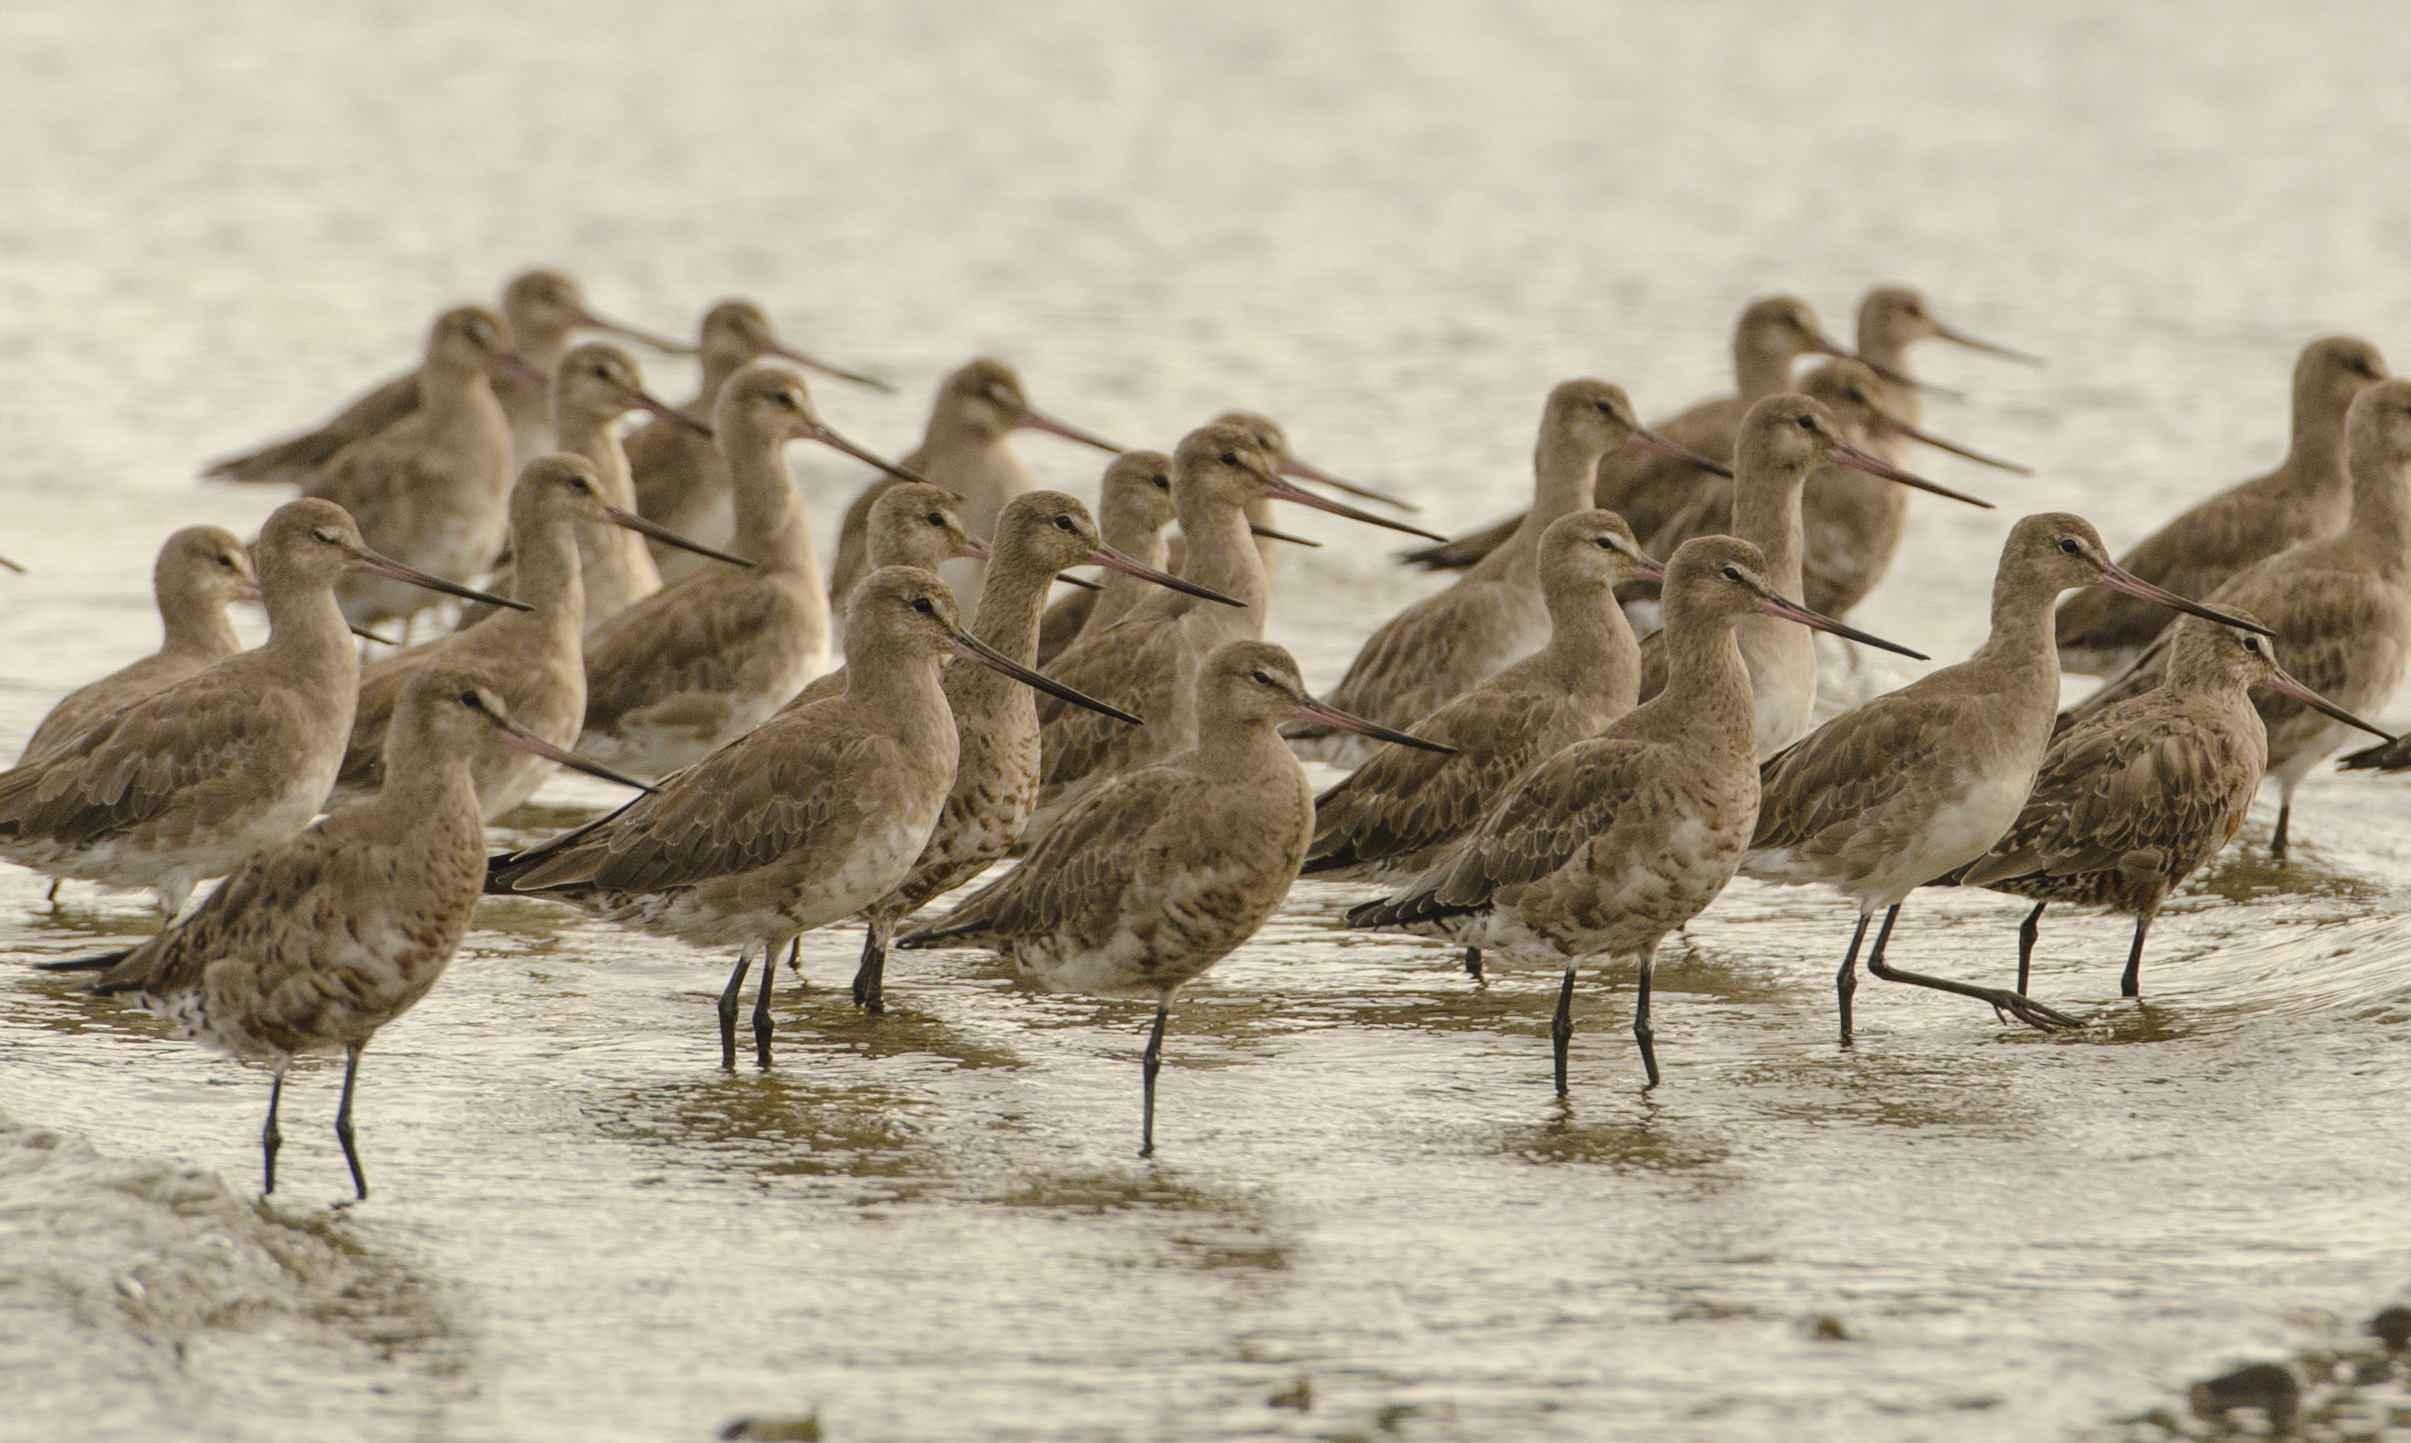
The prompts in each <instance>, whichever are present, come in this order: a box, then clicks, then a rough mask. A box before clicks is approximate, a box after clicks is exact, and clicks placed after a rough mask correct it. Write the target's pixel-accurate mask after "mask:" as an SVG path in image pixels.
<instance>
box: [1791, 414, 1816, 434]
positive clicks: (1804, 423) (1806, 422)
mask: <svg viewBox="0 0 2411 1443" xmlns="http://www.w3.org/2000/svg"><path fill="white" fill-rule="evenodd" d="M1792 424H1793V425H1795V426H1797V427H1799V428H1800V429H1801V430H1803V431H1814V430H1815V429H1817V418H1816V417H1814V416H1802V417H1801V418H1800V419H1799V420H1797V421H1794V422H1792Z"/></svg>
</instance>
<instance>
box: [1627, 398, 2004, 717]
mask: <svg viewBox="0 0 2411 1443" xmlns="http://www.w3.org/2000/svg"><path fill="white" fill-rule="evenodd" d="M1735 462H1736V464H1735V466H1734V468H1733V469H1734V472H1735V480H1734V482H1733V489H1732V498H1733V499H1732V505H1731V508H1730V511H1729V513H1728V515H1727V517H1726V518H1725V520H1726V523H1727V525H1728V526H1729V527H1730V529H1731V534H1733V535H1735V536H1738V537H1740V538H1741V539H1742V540H1744V541H1747V542H1749V543H1750V544H1751V545H1753V546H1755V547H1757V548H1758V552H1759V554H1760V555H1761V556H1762V557H1764V558H1765V566H1766V577H1767V580H1769V581H1771V582H1773V583H1774V587H1775V590H1776V591H1778V592H1780V593H1781V594H1782V595H1784V596H1786V597H1792V598H1797V597H1798V596H1799V595H1800V594H1801V591H1802V585H1801V571H1802V568H1801V553H1802V551H1803V549H1804V548H1803V547H1802V544H1801V521H1800V498H1801V494H1802V492H1803V490H1804V489H1805V488H1806V486H1807V484H1808V479H1809V477H1811V476H1812V475H1814V474H1815V473H1816V470H1817V468H1818V467H1819V466H1822V465H1824V464H1826V463H1827V462H1832V463H1834V464H1836V465H1841V466H1847V467H1850V468H1852V469H1854V470H1857V471H1860V472H1863V473H1865V474H1867V475H1869V476H1876V477H1881V478H1882V479H1883V480H1884V481H1886V482H1887V483H1895V484H1897V485H1900V486H1908V487H1915V488H1916V489H1918V490H1920V491H1931V492H1934V493H1935V494H1936V495H1940V496H1948V497H1950V498H1951V499H1952V500H1954V501H1964V502H1966V503H1967V504H1968V505H1970V506H1981V507H1984V508H1985V509H1986V510H1990V509H1991V508H1992V503H1991V502H1989V501H1980V500H1978V499H1977V498H1975V497H1973V496H1967V495H1962V494H1961V493H1959V492H1957V491H1953V490H1951V489H1950V488H1948V487H1946V486H1937V485H1935V484H1934V483H1933V482H1931V481H1928V480H1926V479H1925V478H1924V477H1922V476H1915V475H1911V474H1910V473H1909V472H1906V471H1903V470H1901V469H1900V468H1899V467H1897V466H1894V465H1893V464H1892V463H1891V462H1889V461H1886V460H1883V459H1882V458H1881V457H1878V456H1875V455H1873V454H1871V453H1869V452H1865V451H1861V450H1859V449H1858V448H1857V447H1855V446H1853V445H1851V444H1850V443H1849V442H1848V441H1846V440H1844V439H1843V437H1842V431H1841V427H1840V426H1839V425H1838V424H1836V423H1835V421H1834V418H1833V413H1832V412H1830V411H1828V410H1826V409H1825V407H1824V406H1823V405H1822V404H1821V403H1819V402H1818V401H1816V400H1815V399H1813V398H1811V397H1808V396H1804V395H1801V394H1799V393H1797V392H1788V391H1787V392H1784V393H1781V394H1779V395H1773V396H1769V397H1767V398H1766V399H1765V400H1763V401H1760V402H1759V403H1758V404H1757V405H1755V406H1752V407H1751V408H1750V414H1749V415H1748V416H1747V417H1745V418H1744V419H1743V421H1742V423H1741V442H1740V447H1739V450H1738V451H1737V452H1736V454H1735ZM1680 519H1681V518H1678V521H1680ZM1701 524H1707V523H1704V522H1703V523H1701ZM1674 529H1676V528H1675V527H1674V526H1671V525H1670V526H1669V527H1667V528H1666V529H1665V530H1664V531H1661V532H1660V538H1661V540H1660V542H1659V543H1658V544H1656V545H1653V546H1652V547H1651V548H1650V549H1651V550H1652V551H1653V552H1656V551H1658V550H1659V549H1660V546H1662V545H1663V541H1664V538H1665V536H1666V534H1667V532H1669V531H1672V530H1674ZM1723 529H1725V528H1723V527H1719V528H1717V530H1723ZM1706 534H1710V535H1714V534H1716V533H1715V532H1714V531H1711V532H1708V533H1706ZM1733 634H1734V636H1735V637H1736V638H1738V639H1739V641H1740V643H1741V658H1742V661H1743V662H1744V663H1745V664H1747V665H1748V667H1749V669H1750V704H1751V710H1752V711H1753V713H1754V714H1755V715H1756V716H1757V718H1758V759H1759V760H1760V761H1764V760H1766V759H1767V758H1768V757H1771V756H1773V755H1774V754H1775V753H1777V752H1779V751H1781V750H1783V749H1784V748H1785V747H1787V746H1790V745H1791V744H1792V743H1793V742H1795V741H1798V740H1799V739H1800V737H1801V736H1803V735H1804V734H1805V733H1806V732H1807V731H1808V727H1809V723H1810V722H1811V721H1812V720H1814V719H1815V716H1816V709H1817V652H1816V646H1815V642H1814V639H1813V638H1812V637H1810V635H1809V634H1808V632H1807V630H1806V629H1804V628H1802V627H1799V626H1795V625H1793V624H1792V623H1791V622H1790V621H1789V620H1787V619H1779V618H1775V617H1763V616H1753V617H1744V618H1743V619H1742V620H1741V622H1740V623H1739V624H1738V625H1736V626H1735V627H1734V629H1733ZM1846 634H1847V635H1849V636H1850V637H1851V639H1852V640H1854V641H1866V642H1867V643H1868V644H1870V645H1873V646H1878V647H1881V648H1883V649H1885V650H1887V651H1895V652H1899V653H1900V654H1902V655H1904V656H1910V657H1915V658H1917V659H1918V660H1920V661H1922V660H1925V658H1924V656H1923V655H1922V654H1920V653H1918V652H1914V651H1910V650H1908V649H1907V648H1905V647H1901V646H1896V645H1894V644H1893V643H1891V642H1888V641H1882V640H1878V639H1875V638H1871V637H1868V636H1866V635H1865V633H1863V632H1851V633H1846ZM1667 660H1668V658H1667V657H1666V655H1665V653H1664V652H1663V651H1662V650H1661V649H1660V648H1659V647H1657V646H1651V647H1645V648H1644V649H1643V654H1642V666H1641V696H1642V698H1643V699H1644V700H1646V699H1648V698H1650V697H1652V696H1655V695H1657V693H1658V689H1659V688H1660V687H1662V686H1664V685H1665V675H1666V664H1667Z"/></svg>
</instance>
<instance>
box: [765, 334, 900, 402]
mask: <svg viewBox="0 0 2411 1443" xmlns="http://www.w3.org/2000/svg"><path fill="white" fill-rule="evenodd" d="M770 354H772V355H774V356H778V357H781V358H783V359H785V360H789V361H793V362H795V363H796V364H797V365H799V366H808V367H810V368H811V369H813V370H815V371H818V372H820V373H821V374H822V375H824V376H835V377H836V378H837V379H838V380H840V381H852V382H853V383H854V384H855V385H857V386H868V387H870V388H871V389H872V390H874V391H886V392H888V393H889V394H891V395H892V394H894V392H895V389H896V388H895V387H893V386H891V385H889V384H888V383H887V382H885V381H882V380H880V379H879V378H878V377H877V376H866V375H864V374H862V373H861V372H860V371H849V370H847V369H846V368H845V367H843V366H832V365H830V364H829V363H828V362H827V361H824V360H822V359H821V358H820V357H818V356H807V355H805V354H804V353H803V352H801V351H799V350H797V349H795V347H793V346H785V345H774V346H772V347H771V348H770Z"/></svg>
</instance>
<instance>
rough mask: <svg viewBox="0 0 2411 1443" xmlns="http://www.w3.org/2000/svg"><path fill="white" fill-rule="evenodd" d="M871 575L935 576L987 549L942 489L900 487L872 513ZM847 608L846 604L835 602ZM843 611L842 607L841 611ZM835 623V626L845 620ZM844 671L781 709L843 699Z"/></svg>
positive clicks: (820, 679) (914, 484) (825, 675)
mask: <svg viewBox="0 0 2411 1443" xmlns="http://www.w3.org/2000/svg"><path fill="white" fill-rule="evenodd" d="M870 534H871V569H872V570H873V571H881V570H885V569H886V568H888V567H890V566H915V567H919V568H920V569H921V570H923V571H935V570H937V569H938V567H939V566H941V565H942V564H944V563H946V562H949V561H952V560H953V559H954V558H956V557H958V556H971V555H980V556H985V555H986V554H987V550H988V548H987V543H986V542H984V541H981V540H980V539H979V538H977V537H975V536H973V535H972V534H971V533H970V531H969V530H967V529H966V528H965V527H964V525H963V508H962V505H961V503H960V502H958V501H957V500H956V498H955V494H954V493H953V492H951V491H949V490H947V489H946V488H945V487H943V486H931V485H928V484H926V483H923V482H919V481H899V482H897V483H896V484H895V485H894V486H892V487H890V488H888V489H887V490H886V491H883V492H881V493H880V495H879V503H878V504H877V505H875V506H873V507H872V508H871V532H870ZM836 599H837V600H838V601H839V602H843V601H844V600H845V599H846V598H844V597H838V598H836ZM841 610H842V607H841ZM842 619H843V618H842V617H832V618H831V620H832V621H839V620H842ZM845 690H846V669H845V668H844V667H842V666H840V667H838V668H837V669H836V670H834V671H824V672H822V673H821V674H820V675H818V676H816V677H814V678H812V680H811V681H809V682H806V683H805V684H804V689H803V690H802V691H799V692H797V693H796V694H795V698H794V700H792V701H790V702H788V703H787V704H786V705H785V706H783V707H781V708H779V710H781V711H793V710H795V709H796V708H797V707H799V706H810V705H811V704H812V703H814V702H816V701H827V700H828V699H829V698H831V697H833V696H844V695H845Z"/></svg>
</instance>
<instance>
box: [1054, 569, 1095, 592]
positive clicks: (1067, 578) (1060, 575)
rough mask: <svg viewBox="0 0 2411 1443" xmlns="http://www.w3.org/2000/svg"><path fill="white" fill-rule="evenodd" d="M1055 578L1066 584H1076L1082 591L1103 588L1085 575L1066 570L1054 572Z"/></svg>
mask: <svg viewBox="0 0 2411 1443" xmlns="http://www.w3.org/2000/svg"><path fill="white" fill-rule="evenodd" d="M1055 579H1056V580H1057V581H1060V582H1062V583H1063V584H1064V585H1066V586H1077V587H1079V588H1080V589H1081V590H1082V591H1103V590H1104V589H1105V588H1104V587H1102V586H1099V585H1097V584H1096V583H1095V582H1093V581H1091V580H1089V579H1088V578H1087V577H1085V576H1074V575H1072V574H1071V573H1070V572H1068V571H1058V572H1056V573H1055Z"/></svg>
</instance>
